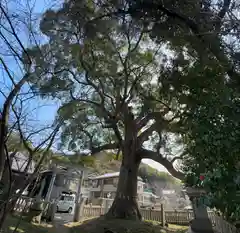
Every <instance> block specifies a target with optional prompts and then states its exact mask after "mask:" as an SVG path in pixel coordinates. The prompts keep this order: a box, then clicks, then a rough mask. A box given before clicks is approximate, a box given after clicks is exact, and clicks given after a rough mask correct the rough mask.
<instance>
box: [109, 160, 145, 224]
mask: <svg viewBox="0 0 240 233" xmlns="http://www.w3.org/2000/svg"><path fill="white" fill-rule="evenodd" d="M126 160H128V163H126V161H124V160H123V162H122V165H121V169H120V175H119V181H118V188H117V192H116V197H115V199H114V201H113V204H112V206H111V208H110V209H109V211H108V213H107V214H106V217H107V218H121V219H132V220H141V218H142V217H141V214H140V211H139V209H138V203H137V177H138V168H139V165H140V161H139V162H138V161H137V162H136V161H135V163H131V158H128V159H126Z"/></svg>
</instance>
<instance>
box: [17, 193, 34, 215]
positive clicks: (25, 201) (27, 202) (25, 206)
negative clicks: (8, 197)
mask: <svg viewBox="0 0 240 233" xmlns="http://www.w3.org/2000/svg"><path fill="white" fill-rule="evenodd" d="M33 202H34V199H33V198H29V197H25V196H22V197H20V198H19V199H18V200H17V202H16V205H15V206H14V210H15V211H17V212H23V211H24V212H26V213H27V212H28V211H29V209H30V206H31V205H32V203H33Z"/></svg>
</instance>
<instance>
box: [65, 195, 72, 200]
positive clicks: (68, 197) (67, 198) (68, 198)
mask: <svg viewBox="0 0 240 233" xmlns="http://www.w3.org/2000/svg"><path fill="white" fill-rule="evenodd" d="M65 201H73V197H72V196H66V197H65Z"/></svg>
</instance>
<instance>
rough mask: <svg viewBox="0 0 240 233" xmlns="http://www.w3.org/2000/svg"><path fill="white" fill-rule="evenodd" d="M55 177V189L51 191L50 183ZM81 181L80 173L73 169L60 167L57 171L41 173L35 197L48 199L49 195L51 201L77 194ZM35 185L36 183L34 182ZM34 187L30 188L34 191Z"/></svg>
mask: <svg viewBox="0 0 240 233" xmlns="http://www.w3.org/2000/svg"><path fill="white" fill-rule="evenodd" d="M53 176H55V180H54V184H53V188H52V189H51V190H50V189H49V187H50V182H51V180H52V178H53ZM79 179H80V171H78V170H74V169H71V168H66V167H61V166H58V167H57V168H55V169H49V170H45V171H43V172H41V174H40V176H39V178H38V180H37V181H36V184H37V185H36V186H35V188H34V196H35V197H38V198H41V199H46V197H47V195H48V193H49V192H50V194H49V199H50V200H52V199H57V198H59V197H60V196H61V194H62V193H72V194H74V193H76V192H77V189H78V184H79ZM34 183H35V182H34ZM32 189H33V186H31V187H29V191H32Z"/></svg>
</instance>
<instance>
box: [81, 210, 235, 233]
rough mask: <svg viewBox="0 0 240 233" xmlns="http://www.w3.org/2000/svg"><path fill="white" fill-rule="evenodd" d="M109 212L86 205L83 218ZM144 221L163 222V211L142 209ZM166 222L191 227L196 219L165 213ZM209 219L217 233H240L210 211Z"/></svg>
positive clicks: (181, 213)
mask: <svg viewBox="0 0 240 233" xmlns="http://www.w3.org/2000/svg"><path fill="white" fill-rule="evenodd" d="M106 211H107V209H106V208H104V207H102V206H92V205H85V206H84V208H83V216H82V217H83V218H92V217H93V218H94V217H99V216H101V215H103V214H104V213H105V212H106ZM140 212H141V214H142V217H143V219H144V220H150V221H157V222H162V217H161V210H155V209H154V210H151V209H140ZM164 216H165V222H167V223H170V224H177V225H189V222H190V221H191V220H192V219H193V218H194V214H193V211H188V210H177V211H174V210H173V211H169V210H165V211H164ZM208 217H209V219H210V220H211V222H212V225H213V227H214V229H215V230H216V232H217V233H240V232H239V231H238V230H237V228H236V227H235V226H233V225H232V224H230V223H228V222H227V221H225V220H223V219H222V218H221V217H220V216H217V215H215V213H214V212H213V211H208Z"/></svg>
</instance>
